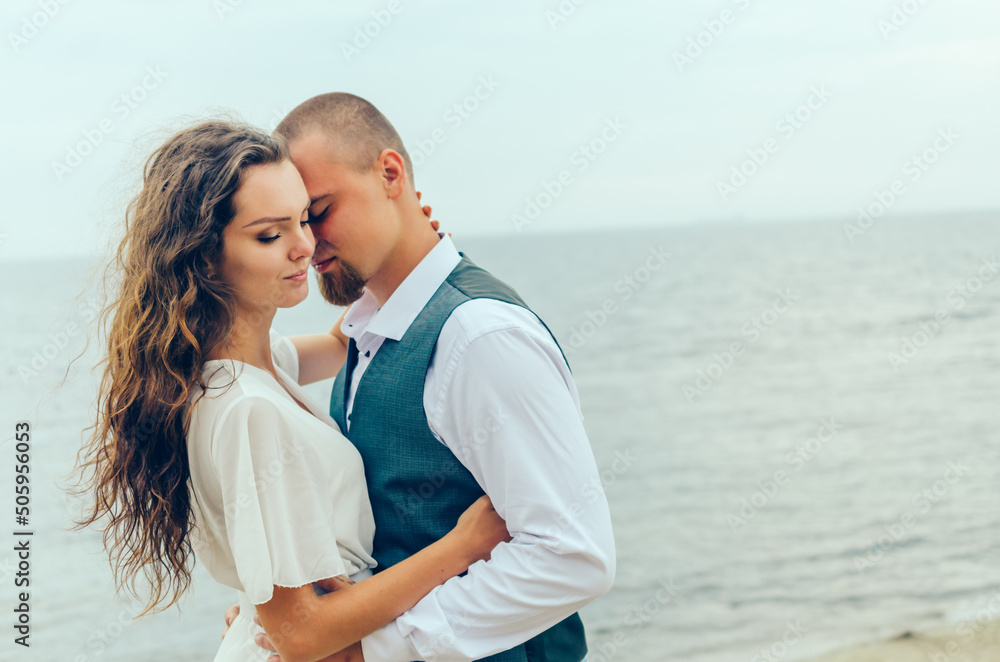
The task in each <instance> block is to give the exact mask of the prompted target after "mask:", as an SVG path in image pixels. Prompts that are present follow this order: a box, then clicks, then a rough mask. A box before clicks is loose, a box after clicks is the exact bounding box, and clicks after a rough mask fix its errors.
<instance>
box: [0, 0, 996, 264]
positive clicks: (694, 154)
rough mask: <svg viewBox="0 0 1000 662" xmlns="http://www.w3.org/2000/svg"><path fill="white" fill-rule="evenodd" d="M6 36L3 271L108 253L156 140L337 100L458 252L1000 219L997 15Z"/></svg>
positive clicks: (700, 8)
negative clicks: (524, 244) (877, 222)
mask: <svg viewBox="0 0 1000 662" xmlns="http://www.w3.org/2000/svg"><path fill="white" fill-rule="evenodd" d="M577 2H579V3H580V4H576V3H577ZM46 8H47V9H46ZM570 10H572V11H570ZM46 11H47V12H48V14H51V16H49V15H47V14H46ZM3 12H4V14H3V30H4V34H5V36H4V44H3V47H2V52H3V55H2V56H0V63H2V64H0V67H2V75H3V81H4V92H5V94H4V98H5V102H4V103H3V118H4V120H5V121H4V125H5V127H6V129H7V131H6V133H5V135H4V141H3V142H4V146H5V149H4V155H5V157H6V158H4V159H3V161H2V163H0V176H2V179H3V182H4V189H3V192H4V201H5V203H6V204H5V214H4V216H3V222H2V227H0V234H2V235H3V236H2V238H0V259H3V260H16V259H35V258H37V257H38V255H39V254H40V253H41V254H44V255H45V256H46V258H52V257H59V256H67V255H77V254H85V253H93V252H95V251H97V250H100V249H101V248H103V246H104V245H105V242H106V241H107V237H108V233H109V232H111V231H112V228H114V227H115V226H114V223H117V221H118V220H119V218H120V216H121V212H122V209H123V200H124V197H123V196H126V195H127V194H128V193H129V191H130V188H129V187H130V186H132V185H134V183H135V181H136V176H137V174H138V171H139V166H138V164H139V163H141V161H142V159H143V158H144V157H145V156H146V154H148V151H149V150H150V149H151V148H152V147H153V146H154V145H155V140H156V138H157V137H158V136H162V135H163V131H164V130H171V129H176V128H178V127H180V126H182V125H183V123H184V122H185V120H187V119H197V118H201V117H204V116H207V115H211V114H213V113H218V112H220V111H235V112H237V113H239V114H240V115H242V116H243V117H244V118H245V119H247V120H249V121H251V122H254V123H256V124H259V125H262V126H266V127H268V128H272V127H273V126H274V125H275V124H276V122H277V120H278V119H280V117H281V116H283V114H284V113H285V112H286V111H288V110H290V109H291V108H292V107H293V106H295V105H296V104H297V103H299V102H301V101H303V100H305V99H306V98H308V97H310V96H312V95H314V94H318V93H321V92H327V91H335V90H341V91H349V92H353V93H355V94H359V95H361V96H363V97H366V98H367V99H369V100H370V101H372V102H373V103H375V104H376V105H377V106H378V107H379V108H380V109H381V110H382V111H383V112H384V113H385V114H386V115H387V116H388V117H389V119H390V120H391V121H392V122H393V123H394V124H395V126H396V128H397V129H398V130H399V132H400V134H401V135H402V137H403V140H404V142H405V143H406V144H407V147H408V149H409V150H410V151H411V155H413V156H414V158H415V161H416V162H417V163H418V164H419V165H418V166H417V167H416V168H415V170H416V173H415V175H416V182H417V185H418V188H419V189H421V190H422V191H424V194H425V196H426V198H425V199H426V200H427V201H428V202H430V203H431V204H433V205H434V208H435V216H436V217H437V218H439V219H441V220H442V222H443V223H444V226H445V228H446V229H449V230H451V231H453V232H455V233H456V234H459V233H461V234H469V235H471V234H517V233H521V234H523V235H526V236H528V235H530V234H531V233H543V232H545V233H548V232H564V231H573V230H576V229H580V228H601V227H609V226H610V227H622V226H665V225H668V224H674V223H691V222H711V221H714V220H731V219H745V220H747V221H752V222H754V221H768V220H775V219H802V220H809V219H818V218H823V219H829V218H838V219H839V218H842V219H844V221H845V222H849V221H853V220H854V219H855V218H856V216H857V211H856V210H857V209H858V208H859V207H861V206H869V205H871V204H872V203H874V202H875V201H876V198H877V196H880V197H881V198H882V200H883V202H886V203H887V204H886V206H887V207H888V208H889V209H888V212H887V213H890V214H893V215H906V214H911V213H923V212H949V211H963V210H982V209H994V208H997V207H1000V187H998V186H997V184H996V163H995V158H996V155H997V153H998V150H997V145H998V139H1000V123H998V121H997V119H996V118H997V115H998V110H1000V85H998V83H1000V38H998V35H1000V4H998V3H996V2H995V0H994V1H989V0H965V1H962V2H958V1H954V2H927V1H924V2H919V1H918V0H906V1H905V2H904V1H902V0H894V1H884V0H839V1H838V2H836V3H805V2H802V1H801V0H770V1H769V0H758V1H754V0H737V1H733V0H721V1H710V0H705V1H701V0H685V1H684V2H679V1H675V2H662V1H660V2H654V1H652V0H649V1H641V2H640V1H633V2H628V1H621V0H619V1H616V2H609V1H608V0H583V1H581V0H576V1H575V2H574V0H562V2H560V1H559V0H542V1H539V0H508V1H507V2H503V3H484V2H469V1H459V0H433V1H427V0H421V1H420V2H416V1H407V0H396V1H393V2H387V1H382V0H380V1H376V2H370V1H363V2H354V3H350V4H348V3H339V2H338V3H334V2H316V1H311V2H306V1H288V2H282V3H274V2H264V1H263V0H242V1H240V0H217V1H215V2H213V0H196V1H195V0H183V1H176V0H172V1H171V2H165V1H162V2H124V1H119V2H115V1H109V0H88V1H86V2H84V1H82V0H79V1H76V0H69V1H68V2H67V3H66V4H65V5H63V4H60V2H59V0H6V2H5V3H4V9H3ZM365 33H367V34H365ZM359 34H360V35H361V36H359ZM456 105H457V108H456ZM583 147H586V148H587V151H586V152H584V151H583V150H582V149H581V148H583ZM914 157H918V158H919V159H920V161H919V162H917V161H913V160H912V159H913V158H914ZM748 159H750V161H747V160H748ZM754 161H756V162H754ZM734 168H736V169H740V168H742V170H743V173H742V174H740V173H738V171H737V173H736V174H734ZM560 179H561V180H562V181H560ZM894 183H895V184H899V185H900V186H899V187H897V192H896V193H893V194H892V195H891V196H890V195H889V193H887V192H886V191H889V192H891V191H892V186H893V184H894ZM893 198H894V199H893ZM533 205H538V208H537V209H535V208H533Z"/></svg>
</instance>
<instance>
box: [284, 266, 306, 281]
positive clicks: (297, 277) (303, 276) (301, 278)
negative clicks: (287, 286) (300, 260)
mask: <svg viewBox="0 0 1000 662" xmlns="http://www.w3.org/2000/svg"><path fill="white" fill-rule="evenodd" d="M308 275H309V272H308V271H307V270H305V269H303V270H302V271H300V272H299V273H297V274H292V275H291V276H288V277H287V278H285V280H291V281H295V282H296V283H301V282H302V281H304V280H305V279H306V276H308Z"/></svg>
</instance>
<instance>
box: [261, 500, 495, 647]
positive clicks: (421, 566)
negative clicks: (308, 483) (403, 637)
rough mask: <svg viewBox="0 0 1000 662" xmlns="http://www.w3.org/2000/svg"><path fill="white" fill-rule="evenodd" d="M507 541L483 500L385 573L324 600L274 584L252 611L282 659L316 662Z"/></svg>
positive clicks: (304, 588) (306, 589) (308, 590)
mask: <svg viewBox="0 0 1000 662" xmlns="http://www.w3.org/2000/svg"><path fill="white" fill-rule="evenodd" d="M508 540H510V536H509V535H508V533H507V528H506V525H505V524H504V521H503V520H502V519H500V516H499V515H497V513H496V511H495V510H494V509H493V505H492V504H491V503H490V501H489V499H488V498H487V497H482V498H480V499H479V500H478V501H476V502H475V503H474V504H473V505H472V506H470V507H469V509H468V510H466V511H465V513H463V514H462V517H461V518H459V520H458V524H457V525H456V526H455V528H454V529H453V530H452V531H451V532H449V533H448V534H447V535H446V536H445V537H443V538H442V539H441V540H438V541H437V542H435V543H433V544H431V545H429V546H427V547H425V548H424V549H422V550H421V551H419V552H417V553H416V554H414V555H413V556H411V557H409V558H407V559H406V560H404V561H401V562H400V563H397V564H396V565H394V566H392V567H391V568H387V569H386V570H383V571H382V572H380V573H378V574H377V575H374V576H373V577H370V578H368V579H366V580H364V581H363V582H359V583H357V584H355V585H353V586H348V587H346V588H343V589H340V590H338V591H335V592H333V593H328V594H326V595H322V596H319V595H316V593H315V592H314V591H313V588H312V586H311V585H309V586H300V587H298V588H283V587H280V586H275V587H274V595H273V597H272V598H271V600H269V601H268V602H265V603H263V604H259V605H257V614H258V616H259V617H260V622H261V623H262V624H263V626H264V630H265V631H266V632H267V635H268V638H269V639H270V643H271V644H272V647H273V648H274V649H275V650H277V651H278V653H279V654H280V655H281V659H282V662H315V661H316V660H320V659H322V658H324V657H326V656H328V655H332V654H333V653H336V652H337V651H340V650H342V649H344V648H347V647H348V646H350V645H351V644H353V643H355V642H357V641H360V640H361V639H362V638H363V637H366V636H368V635H369V634H371V633H372V632H375V631H376V630H378V629H379V628H381V627H383V626H385V625H387V624H388V623H390V622H392V621H393V620H394V619H395V618H396V617H397V616H399V615H400V614H402V613H403V612H405V611H406V610H408V609H410V608H411V607H412V606H413V605H415V604H416V603H417V602H418V601H419V600H420V599H421V598H422V597H424V596H425V595H427V594H428V593H430V591H431V590H432V589H433V588H434V587H436V586H438V585H440V584H443V583H444V582H445V581H447V580H448V579H450V578H451V577H454V576H456V575H459V574H461V573H462V572H465V571H466V570H467V569H468V568H469V566H470V565H472V564H473V563H475V562H476V561H479V560H485V559H488V558H489V555H490V551H491V550H492V549H493V548H494V547H495V546H496V545H497V544H499V543H500V542H504V541H508Z"/></svg>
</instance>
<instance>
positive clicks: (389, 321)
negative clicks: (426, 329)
mask: <svg viewBox="0 0 1000 662" xmlns="http://www.w3.org/2000/svg"><path fill="white" fill-rule="evenodd" d="M461 261H462V256H461V255H459V254H458V251H457V250H456V249H455V244H454V243H453V242H452V240H451V237H449V236H448V235H444V236H442V237H441V239H440V240H439V241H438V243H437V245H436V246H434V248H432V249H431V251H430V252H429V253H428V254H427V255H425V256H424V259H422V260H421V261H420V264H418V265H417V266H416V267H414V268H413V271H411V272H410V274H409V275H408V276H407V277H406V278H405V279H404V280H403V282H402V283H400V284H399V287H397V288H396V291H395V292H393V293H392V296H390V297H389V299H388V301H386V302H385V303H384V304H383V305H382V307H381V308H380V307H379V305H378V301H376V300H375V297H374V296H372V294H371V292H369V291H367V290H365V293H364V294H362V295H361V298H360V299H358V300H357V301H356V302H355V303H354V305H353V306H351V309H350V310H349V311H347V315H345V316H344V323H343V324H342V325H341V331H343V333H344V335H345V336H348V337H349V338H354V339H355V341H356V342H357V341H359V339H360V338H361V336H362V335H364V334H366V333H371V334H374V335H376V336H382V337H384V338H389V339H391V340H397V341H398V340H400V339H401V338H402V337H403V335H404V334H405V333H406V330H407V329H409V328H410V324H412V323H413V320H415V319H416V318H417V315H419V314H420V311H421V310H423V309H424V306H426V305H427V302H428V301H430V300H431V297H432V296H434V293H435V292H437V290H438V288H439V287H441V283H443V282H444V281H445V279H446V278H447V277H448V275H449V274H451V272H452V271H454V269H455V267H456V266H457V265H458V263H459V262H461Z"/></svg>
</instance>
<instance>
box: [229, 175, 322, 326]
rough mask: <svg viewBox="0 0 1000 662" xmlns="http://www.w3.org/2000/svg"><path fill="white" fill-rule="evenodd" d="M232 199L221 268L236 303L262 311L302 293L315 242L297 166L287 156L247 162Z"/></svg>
mask: <svg viewBox="0 0 1000 662" xmlns="http://www.w3.org/2000/svg"><path fill="white" fill-rule="evenodd" d="M233 202H234V208H235V210H236V216H234V217H233V220H232V221H230V222H229V225H227V226H226V229H225V230H224V231H223V250H222V266H221V271H222V277H223V278H224V279H225V280H226V282H227V283H229V284H230V285H231V286H232V287H233V289H234V290H235V291H236V298H237V302H238V305H239V307H240V308H241V309H242V310H243V311H244V312H246V311H251V312H258V313H262V314H263V313H267V312H268V311H273V310H274V309H275V308H287V307H289V306H294V305H295V304H297V303H299V302H300V301H302V300H303V299H305V298H306V295H307V294H308V293H309V284H308V280H307V277H308V275H309V272H308V268H309V263H310V261H311V260H312V255H313V250H314V249H315V248H316V242H315V240H314V239H313V235H312V230H311V229H310V228H309V224H308V223H307V219H308V209H309V196H308V195H307V194H306V187H305V185H303V183H302V178H301V177H299V173H298V171H297V170H296V169H295V166H293V165H292V162H291V161H288V160H285V161H282V162H280V163H272V164H268V165H258V166H252V167H250V168H249V169H247V171H246V173H245V179H244V182H243V185H242V186H241V187H240V189H239V190H238V191H237V192H236V195H235V196H234V198H233Z"/></svg>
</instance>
